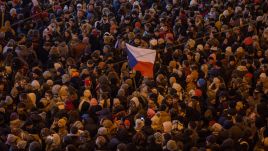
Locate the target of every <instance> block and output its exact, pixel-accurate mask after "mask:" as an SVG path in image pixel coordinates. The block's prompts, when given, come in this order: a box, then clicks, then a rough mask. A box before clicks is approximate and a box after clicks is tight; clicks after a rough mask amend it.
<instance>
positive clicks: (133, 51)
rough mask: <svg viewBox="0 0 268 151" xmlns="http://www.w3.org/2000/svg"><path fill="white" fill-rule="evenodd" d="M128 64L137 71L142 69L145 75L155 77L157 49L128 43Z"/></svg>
mask: <svg viewBox="0 0 268 151" xmlns="http://www.w3.org/2000/svg"><path fill="white" fill-rule="evenodd" d="M126 47H127V54H128V64H129V66H130V67H131V68H132V69H133V70H136V71H140V72H141V74H142V75H143V76H144V77H150V78H151V77H153V75H154V73H153V72H154V61H155V56H156V50H152V49H144V48H138V47H133V46H131V45H129V44H126Z"/></svg>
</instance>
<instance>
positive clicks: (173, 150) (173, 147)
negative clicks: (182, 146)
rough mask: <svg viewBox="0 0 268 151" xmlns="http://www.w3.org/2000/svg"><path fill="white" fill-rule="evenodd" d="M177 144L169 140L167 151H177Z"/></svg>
mask: <svg viewBox="0 0 268 151" xmlns="http://www.w3.org/2000/svg"><path fill="white" fill-rule="evenodd" d="M177 148H178V147H177V143H176V142H175V141H174V140H169V141H168V142H167V149H168V150H169V151H176V150H177Z"/></svg>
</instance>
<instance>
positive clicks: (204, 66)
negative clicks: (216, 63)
mask: <svg viewBox="0 0 268 151" xmlns="http://www.w3.org/2000/svg"><path fill="white" fill-rule="evenodd" d="M201 70H202V71H203V72H207V71H208V65H206V64H204V65H203V66H202V68H201Z"/></svg>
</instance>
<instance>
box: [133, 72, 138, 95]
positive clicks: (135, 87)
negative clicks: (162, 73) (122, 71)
mask: <svg viewBox="0 0 268 151" xmlns="http://www.w3.org/2000/svg"><path fill="white" fill-rule="evenodd" d="M132 74H133V75H134V70H132ZM135 76H136V75H134V76H133V77H132V79H133V83H134V89H135V91H136V90H137V85H136V80H135Z"/></svg>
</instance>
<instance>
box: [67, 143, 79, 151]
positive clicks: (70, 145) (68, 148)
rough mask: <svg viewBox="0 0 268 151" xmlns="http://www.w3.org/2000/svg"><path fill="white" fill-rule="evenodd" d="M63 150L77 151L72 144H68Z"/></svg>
mask: <svg viewBox="0 0 268 151" xmlns="http://www.w3.org/2000/svg"><path fill="white" fill-rule="evenodd" d="M65 151H78V148H77V147H75V146H74V145H73V144H69V145H67V146H66V148H65Z"/></svg>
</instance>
